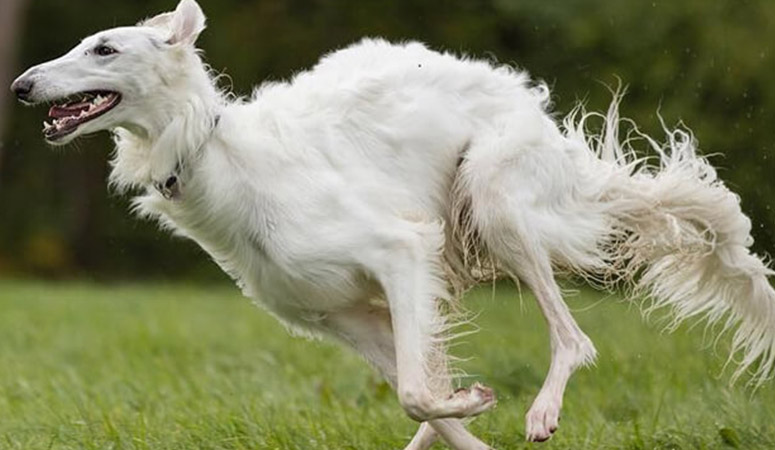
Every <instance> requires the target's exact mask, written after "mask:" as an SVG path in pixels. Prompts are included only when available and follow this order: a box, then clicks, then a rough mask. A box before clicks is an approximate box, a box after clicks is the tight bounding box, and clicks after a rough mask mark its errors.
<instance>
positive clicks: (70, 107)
mask: <svg viewBox="0 0 775 450" xmlns="http://www.w3.org/2000/svg"><path fill="white" fill-rule="evenodd" d="M90 105H91V102H87V101H83V102H78V103H68V104H66V105H54V106H52V107H51V109H49V110H48V115H49V117H53V118H54V119H60V118H62V117H72V116H78V115H79V114H80V113H81V111H88V110H89V106H90Z"/></svg>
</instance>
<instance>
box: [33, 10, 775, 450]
mask: <svg viewBox="0 0 775 450" xmlns="http://www.w3.org/2000/svg"><path fill="white" fill-rule="evenodd" d="M204 20H205V19H204V15H203V14H202V12H201V9H200V8H199V6H198V5H197V4H196V3H195V2H194V1H193V0H183V1H181V3H180V4H179V5H178V8H177V9H176V11H174V12H171V13H165V14H161V15H159V16H156V17H154V18H151V19H148V20H146V21H144V22H141V23H140V24H138V26H135V27H122V28H116V29H112V30H107V31H103V32H101V33H98V34H97V35H95V36H91V37H89V38H86V39H84V41H83V42H82V43H81V44H79V46H76V47H75V48H74V49H73V50H71V51H70V52H69V53H68V54H66V55H64V56H63V57H61V58H58V59H56V60H53V61H50V62H47V63H44V64H41V65H39V66H36V67H34V68H31V69H30V70H28V71H27V72H26V73H25V74H23V75H22V77H20V79H21V78H24V77H27V78H28V79H30V80H34V81H35V86H36V88H35V91H33V93H32V97H31V99H32V100H33V101H50V100H56V99H57V98H60V97H62V96H65V95H69V94H71V93H74V92H79V91H84V90H91V89H112V90H116V91H119V92H121V93H122V95H123V101H122V103H121V104H120V105H119V107H117V108H116V109H115V110H113V111H111V112H110V113H108V114H106V115H104V116H102V117H100V118H97V119H95V120H93V121H91V122H87V123H86V124H84V125H83V126H81V128H79V129H78V131H76V132H75V133H73V134H72V135H70V136H68V137H67V138H66V139H63V140H62V141H60V142H58V143H60V144H61V143H66V142H69V141H70V140H72V139H74V138H75V137H77V136H78V135H81V134H84V133H91V132H95V131H98V130H103V129H110V130H113V133H114V135H115V143H116V152H115V155H114V159H113V171H112V174H111V183H112V184H113V185H114V186H115V187H116V188H118V189H121V190H132V191H135V192H137V191H139V192H140V195H139V196H138V197H137V198H136V199H135V202H134V204H135V208H136V210H137V212H138V213H139V214H141V215H143V216H146V217H152V218H155V219H157V220H158V221H159V222H160V223H161V224H162V225H163V226H164V227H166V228H168V229H170V230H172V231H173V232H175V233H176V234H178V235H181V236H185V237H188V238H190V239H193V240H194V241H196V242H197V243H198V244H199V245H200V246H201V247H202V248H203V249H204V250H206V251H207V252H208V253H209V254H210V255H211V256H212V258H213V259H214V260H215V262H217V263H218V264H219V265H220V266H221V268H223V270H224V271H226V272H227V273H228V274H229V275H230V276H232V277H233V278H234V279H235V280H236V282H237V283H238V284H239V286H240V287H241V288H242V290H243V292H244V293H245V295H247V296H249V297H250V298H252V299H254V300H255V301H256V302H257V303H258V304H260V305H262V306H263V307H264V308H266V309H267V310H268V311H269V312H270V313H272V314H273V315H275V316H276V317H278V318H279V319H280V320H281V321H283V322H284V323H285V324H286V325H288V327H289V328H290V329H292V330H295V331H297V332H299V333H302V334H306V335H310V336H316V335H320V334H324V335H332V336H335V337H338V338H339V339H341V340H343V341H345V342H346V343H348V344H349V345H352V346H353V347H354V348H356V349H357V350H358V351H360V352H362V353H363V354H364V355H365V356H366V358H367V359H368V360H369V361H371V362H372V363H373V364H374V365H375V366H377V367H378V368H379V369H380V371H381V372H382V373H383V374H385V375H386V377H387V378H388V379H389V380H391V382H392V383H394V384H396V385H397V386H396V387H397V389H398V392H399V400H400V401H401V403H402V404H403V405H404V406H405V408H406V409H407V411H408V412H409V413H410V414H411V415H412V416H413V417H417V418H421V419H422V420H431V421H430V422H428V423H429V424H430V426H423V427H421V430H420V433H419V434H418V436H417V437H416V439H415V440H414V441H413V444H412V448H426V447H427V446H428V445H430V444H431V443H432V442H433V441H434V440H435V436H436V433H439V434H440V435H441V437H442V438H444V439H445V440H446V441H447V443H449V444H450V445H452V446H453V447H455V448H484V444H482V443H481V442H480V441H478V440H476V438H474V437H473V436H471V435H470V434H469V433H468V432H467V431H465V429H464V428H463V426H462V425H461V424H460V422H458V421H457V420H455V419H442V420H440V419H441V418H443V417H461V416H465V415H469V414H475V413H478V412H481V411H482V410H483V409H486V408H487V407H489V406H491V404H492V400H493V399H492V398H491V397H489V396H490V395H491V394H490V393H488V391H487V390H486V389H484V388H479V387H477V388H472V389H470V390H468V391H462V392H460V393H458V394H455V395H453V396H450V394H451V384H450V375H449V372H448V370H447V360H446V356H445V336H448V330H449V328H450V326H452V325H454V323H451V322H454V320H450V316H448V315H447V314H446V311H449V310H452V311H456V310H457V308H456V307H455V300H456V298H457V297H459V295H460V293H462V292H463V291H464V290H465V289H466V288H467V287H469V286H471V285H472V284H474V283H475V282H477V281H479V280H481V279H483V278H487V277H491V276H499V275H501V274H509V275H512V276H518V277H526V278H528V280H529V284H531V285H533V286H534V290H535V289H536V288H538V290H540V291H541V292H537V296H538V297H539V302H540V303H541V306H542V308H544V312H545V314H546V317H547V320H548V321H549V325H550V330H553V331H552V351H553V359H552V370H551V371H550V375H549V377H548V378H547V383H546V384H545V388H544V389H542V391H541V394H540V395H539V398H538V399H537V400H536V403H534V405H533V407H532V408H531V413H530V414H529V415H528V437H529V438H530V439H535V440H543V439H546V438H548V437H549V436H550V435H551V433H552V432H554V428H556V420H557V417H558V414H559V405H560V404H561V401H562V392H563V390H564V387H565V383H566V382H567V379H568V377H569V376H570V374H571V373H572V371H573V370H574V369H575V368H576V367H578V366H579V365H583V364H587V363H590V362H591V361H593V360H594V357H595V350H594V347H593V346H592V344H591V342H590V341H589V340H588V339H587V338H586V336H584V335H583V333H582V332H581V331H580V329H578V326H577V325H576V324H575V322H574V321H573V319H572V317H571V316H570V314H569V313H568V311H567V308H566V307H565V306H564V304H563V303H562V300H561V298H560V296H559V289H558V288H557V286H556V283H554V281H553V278H552V270H570V271H572V272H574V273H577V274H580V275H582V276H584V277H587V278H589V279H590V280H592V281H595V282H597V283H602V284H603V285H604V286H607V287H608V286H622V285H624V287H630V288H631V289H629V291H631V292H632V294H633V297H634V298H639V297H640V296H641V295H643V294H645V295H647V296H648V297H649V298H650V299H652V303H651V304H650V306H649V307H648V308H650V309H653V308H660V307H663V306H668V307H670V309H671V310H672V311H673V313H674V317H675V321H676V323H678V322H680V321H681V320H684V319H687V318H691V317H704V318H706V319H707V320H708V321H709V322H711V323H714V322H719V321H720V322H722V324H723V326H724V327H725V328H732V327H736V331H735V334H734V337H733V344H732V345H733V353H734V352H738V351H739V354H740V355H741V358H740V361H739V368H738V369H737V370H736V371H735V373H734V378H737V377H738V376H740V375H741V374H742V373H743V372H744V371H745V370H746V369H748V368H750V367H754V366H755V364H756V363H757V362H758V365H756V366H755V367H756V369H755V371H754V373H753V377H752V378H751V379H752V380H753V382H754V383H760V382H761V381H763V380H765V379H766V378H768V377H770V376H771V374H772V372H773V368H774V365H775V292H774V291H773V289H772V287H771V286H770V284H769V282H768V277H769V276H770V275H771V274H772V271H771V270H770V269H769V268H767V266H766V265H765V264H764V263H763V262H762V261H761V259H759V258H758V257H756V256H755V255H752V254H751V253H750V252H749V247H750V245H751V237H750V221H749V220H748V218H747V217H746V216H745V215H744V214H743V213H742V212H741V210H740V206H739V200H738V198H737V196H736V195H735V194H733V193H732V192H730V191H729V190H728V189H727V188H726V187H725V186H724V184H723V183H722V182H721V181H720V180H719V179H718V178H717V175H716V172H715V171H714V169H713V168H712V166H710V165H709V164H708V162H707V161H706V159H704V158H703V157H701V156H699V155H698V154H697V151H696V145H695V142H694V140H693V138H692V137H691V135H690V134H688V132H686V131H681V130H675V131H670V130H668V141H667V143H666V144H658V143H657V142H656V141H655V140H653V139H651V138H649V137H647V136H644V135H642V134H637V133H636V134H635V135H631V136H637V137H640V138H641V141H643V142H645V143H646V144H647V147H648V148H649V149H650V150H651V151H652V155H651V156H650V157H648V158H643V157H639V156H637V154H636V152H635V151H634V150H633V149H632V147H631V145H630V142H631V139H624V141H623V142H622V140H620V138H619V128H620V126H621V125H622V124H626V123H627V122H626V121H621V120H620V119H619V117H618V112H617V111H618V102H619V97H618V96H615V99H614V102H613V103H612V105H611V108H610V110H609V112H608V113H607V114H606V115H597V114H591V113H586V112H584V111H583V110H581V109H580V108H579V109H576V110H575V111H573V112H572V113H571V114H570V115H568V116H567V117H566V119H565V120H564V121H563V123H562V124H558V123H557V122H556V121H555V120H554V118H553V117H552V116H551V115H550V114H549V113H548V112H547V108H548V100H549V93H548V89H547V88H546V87H545V86H544V85H542V84H536V83H532V82H531V81H530V79H529V77H528V76H527V74H526V73H525V72H522V71H518V70H515V69H513V68H511V67H506V66H497V65H494V64H492V63H489V62H485V61H477V60H473V59H467V58H460V57H457V56H455V55H452V54H449V53H438V52H435V51H432V50H429V49H427V48H426V47H425V46H423V45H422V44H419V43H415V42H409V43H403V44H391V43H388V42H386V41H383V40H379V39H366V40H363V41H361V42H359V43H357V44H354V45H352V46H350V47H348V48H346V49H343V50H339V51H336V52H334V53H331V54H329V55H327V56H325V57H324V58H323V59H322V60H321V61H320V63H318V65H316V66H315V67H314V68H313V69H311V70H309V71H305V72H301V73H299V74H297V75H296V76H295V77H293V79H292V80H290V81H288V82H278V83H265V84H263V85H261V86H260V87H259V88H258V89H256V91H255V92H254V94H253V96H252V97H251V98H249V99H237V100H228V99H227V96H226V95H224V94H223V93H222V92H220V91H219V89H218V88H217V87H216V86H215V84H214V82H213V76H212V74H211V73H210V71H209V70H208V68H207V67H206V66H204V65H203V64H202V61H201V59H200V56H199V53H198V52H197V51H196V49H195V48H194V42H195V40H196V37H197V36H198V34H199V33H200V32H201V31H202V30H203V29H204V24H205V22H204ZM97 42H109V43H110V44H111V45H113V46H115V47H117V49H118V50H119V56H118V57H117V58H115V59H114V60H113V62H112V63H111V65H110V66H106V65H105V64H104V62H101V61H99V60H96V59H95V58H94V57H93V56H91V57H90V56H89V52H88V50H89V49H90V48H91V47H92V46H94V45H95V44H96V43H97ZM595 117H597V118H601V119H602V132H601V133H600V134H594V133H589V132H588V131H587V123H588V122H589V121H590V119H592V118H595ZM173 173H174V174H176V175H177V176H178V179H179V188H180V195H179V196H177V197H175V198H173V199H169V198H165V196H163V195H162V194H161V193H160V192H158V191H157V190H156V188H155V186H156V185H157V184H159V183H162V182H164V180H165V179H166V178H167V177H169V176H170V174H173ZM523 256H527V257H526V258H523ZM544 259H545V260H546V261H547V265H546V267H544V266H543V264H542V263H541V262H542V261H544ZM451 287H454V288H455V289H451ZM444 301H446V302H448V303H447V306H444ZM364 311H366V312H364ZM374 314H376V315H377V316H379V317H383V318H384V317H389V320H390V322H391V323H390V325H389V326H388V325H387V324H386V323H384V322H383V321H381V319H380V320H378V321H376V322H375V323H376V324H377V325H374V326H376V327H378V328H379V329H381V330H383V332H381V334H380V335H379V337H378V336H377V335H376V332H375V334H374V335H370V334H369V332H368V331H367V330H369V329H370V328H368V327H366V326H365V324H367V323H371V322H370V320H372V319H373V318H374V317H375V316H374ZM367 317H370V318H372V319H368V320H367V319H366V318H367ZM359 320H362V321H363V322H362V324H363V325H364V326H358V323H359V322H358V321H359ZM391 338H392V339H394V342H388V341H390V339H391ZM447 396H450V397H449V398H447Z"/></svg>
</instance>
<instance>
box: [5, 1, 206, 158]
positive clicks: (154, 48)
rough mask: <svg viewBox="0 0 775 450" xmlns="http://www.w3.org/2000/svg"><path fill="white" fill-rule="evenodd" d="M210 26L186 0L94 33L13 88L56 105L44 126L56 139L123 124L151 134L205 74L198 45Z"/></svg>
mask: <svg viewBox="0 0 775 450" xmlns="http://www.w3.org/2000/svg"><path fill="white" fill-rule="evenodd" d="M204 27H205V17H204V14H203V13H202V10H201V8H200V7H199V5H198V4H197V3H196V2H195V1H194V0H181V2H180V3H179V4H178V6H177V8H176V9H175V11H173V12H168V13H163V14H160V15H158V16H156V17H153V18H150V19H148V20H145V21H143V22H141V23H139V24H138V25H137V26H133V27H119V28H113V29H109V30H105V31H101V32H99V33H97V34H94V35H92V36H89V37H87V38H86V39H84V40H83V41H81V43H80V44H78V45H77V46H75V48H73V49H72V50H70V51H69V52H68V53H67V54H65V55H63V56H61V57H59V58H57V59H54V60H51V61H48V62H45V63H43V64H39V65H37V66H34V67H31V68H29V69H28V70H27V71H26V72H24V73H23V74H22V75H21V76H19V78H17V79H16V80H15V81H14V82H13V84H12V85H11V90H12V91H13V92H14V93H15V94H16V96H17V97H18V98H19V99H20V100H21V101H23V102H25V103H27V104H38V103H43V102H46V103H51V104H53V106H51V108H50V110H49V113H48V114H49V117H50V120H49V121H46V122H44V126H43V135H44V136H45V138H46V140H47V141H48V142H49V143H52V144H56V145H62V144H66V143H68V142H70V141H72V140H73V139H75V138H76V137H77V136H80V135H83V134H89V133H94V132H97V131H100V130H107V129H113V128H116V127H124V128H127V129H129V130H136V131H137V132H138V133H144V132H148V130H149V127H150V126H151V121H156V122H158V121H159V119H160V118H159V117H156V116H158V115H166V116H169V115H173V114H175V111H173V110H174V104H175V102H176V100H177V99H178V98H179V97H180V96H181V95H183V93H184V91H185V89H186V88H187V87H188V86H189V84H190V78H191V74H192V72H196V71H198V72H203V68H202V67H201V64H200V63H199V59H198V57H197V56H196V50H195V48H194V43H195V41H196V39H197V37H198V36H199V33H200V32H201V31H202V30H203V29H204ZM205 78H206V77H205Z"/></svg>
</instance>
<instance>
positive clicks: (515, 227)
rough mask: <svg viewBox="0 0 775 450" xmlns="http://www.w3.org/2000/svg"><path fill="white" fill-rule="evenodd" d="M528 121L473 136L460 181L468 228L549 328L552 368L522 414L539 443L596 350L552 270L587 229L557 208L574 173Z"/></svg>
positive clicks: (547, 135) (547, 132)
mask: <svg viewBox="0 0 775 450" xmlns="http://www.w3.org/2000/svg"><path fill="white" fill-rule="evenodd" d="M533 116H534V115H532V114H525V115H524V116H521V117H516V119H518V120H514V123H509V124H507V125H506V126H504V127H502V128H494V129H493V130H492V131H493V132H492V134H491V135H487V136H483V139H482V138H480V139H479V141H478V142H476V143H475V144H476V145H472V146H471V147H470V149H469V151H468V154H467V155H466V160H465V161H464V162H463V164H462V165H461V170H462V172H461V176H462V177H463V179H462V186H463V189H465V190H466V191H465V192H464V193H463V194H462V195H466V196H467V197H468V202H469V204H470V215H471V216H470V219H471V226H473V227H474V229H475V231H476V233H477V235H478V236H479V237H480V239H481V241H482V243H483V245H484V247H485V248H486V249H487V251H488V252H489V254H490V255H491V256H492V257H493V259H494V260H495V261H496V262H497V264H498V266H499V267H501V269H503V270H504V271H506V272H507V273H509V274H510V275H511V276H514V277H518V278H519V279H521V280H522V281H524V282H525V283H526V284H527V285H528V286H529V287H530V289H531V290H532V291H533V293H534V294H535V297H536V300H537V301H538V304H539V306H540V308H541V311H542V312H543V314H544V317H545V318H546V322H547V324H548V330H549V338H550V344H551V365H550V368H549V373H548V375H547V377H546V380H545V381H544V384H543V387H542V388H541V391H540V392H539V394H538V396H537V397H536V399H535V401H534V402H533V405H532V406H531V407H530V410H529V411H528V413H527V416H526V422H527V431H526V434H527V439H528V440H530V441H544V440H547V439H549V438H550V437H551V435H552V433H554V431H555V430H556V429H557V426H558V421H559V417H560V408H561V406H562V398H563V393H564V391H565V386H566V384H567V382H568V379H569V378H570V376H571V374H572V373H573V371H574V370H575V369H576V368H578V367H579V366H582V365H584V364H588V363H591V362H592V361H593V360H594V358H595V354H596V351H595V348H594V346H593V345H592V342H591V341H590V339H589V338H588V337H587V336H586V335H585V334H584V333H583V332H582V331H581V329H580V328H579V326H578V325H577V324H576V322H575V321H574V319H573V317H572V316H571V314H570V311H569V310H568V307H567V306H566V305H565V302H564V301H563V299H562V295H561V292H560V288H559V286H558V285H557V283H556V282H555V280H554V275H553V271H552V255H553V254H552V252H553V251H554V250H556V249H558V248H559V249H560V251H558V253H561V252H562V251H565V250H566V249H570V250H571V251H573V250H576V249H577V248H579V245H580V244H578V243H579V242H581V243H582V244H581V245H584V243H586V239H585V235H584V234H583V233H584V232H585V229H584V225H586V223H581V224H580V225H581V226H578V227H576V225H577V223H576V222H574V220H576V221H578V220H579V219H577V216H575V215H574V214H575V213H574V212H573V211H568V210H567V208H564V205H563V204H562V201H563V196H564V195H572V194H573V190H572V189H569V188H567V187H566V186H565V184H566V183H567V182H568V178H569V177H572V175H573V174H572V173H566V169H567V167H564V164H565V163H566V162H565V161H564V160H565V159H567V157H565V156H564V155H563V154H562V153H561V149H559V148H558V147H552V145H553V144H554V143H555V142H556V141H554V140H553V139H552V134H551V132H552V130H551V129H543V128H542V127H543V126H545V124H546V122H541V121H539V120H536V117H533ZM538 117H540V116H538ZM567 191H570V194H566V192H567ZM566 253H570V251H568V252H566ZM578 253H582V252H578Z"/></svg>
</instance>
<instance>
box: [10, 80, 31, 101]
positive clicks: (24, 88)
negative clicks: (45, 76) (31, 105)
mask: <svg viewBox="0 0 775 450" xmlns="http://www.w3.org/2000/svg"><path fill="white" fill-rule="evenodd" d="M34 85H35V83H34V82H33V81H32V80H30V79H29V78H19V79H17V80H16V81H14V82H13V84H11V91H13V93H14V94H16V98H18V99H19V100H29V98H30V93H32V87H33V86H34Z"/></svg>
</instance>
